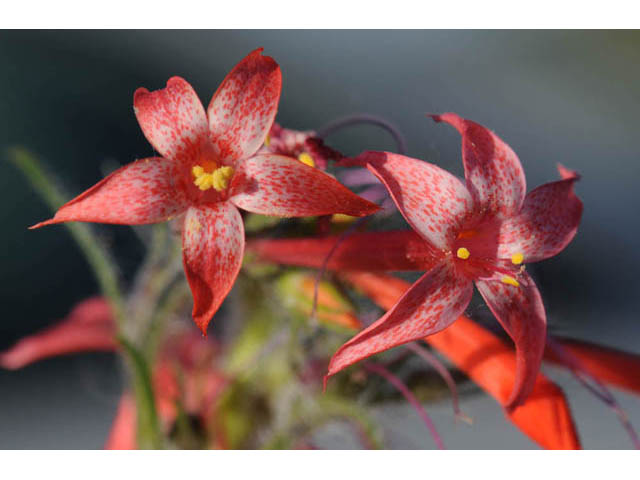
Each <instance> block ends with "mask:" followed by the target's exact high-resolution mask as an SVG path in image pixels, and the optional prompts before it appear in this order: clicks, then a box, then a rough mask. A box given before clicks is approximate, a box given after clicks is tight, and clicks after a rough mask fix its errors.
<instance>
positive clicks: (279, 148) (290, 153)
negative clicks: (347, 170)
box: [260, 122, 343, 170]
mask: <svg viewBox="0 0 640 480" xmlns="http://www.w3.org/2000/svg"><path fill="white" fill-rule="evenodd" d="M260 152H261V153H275V154H277V155H285V156H287V157H295V158H297V159H298V160H299V161H301V162H302V163H304V164H306V165H309V166H311V167H318V168H320V169H321V170H326V168H327V166H328V165H329V161H330V160H334V161H337V160H341V159H342V158H343V155H342V154H341V153H340V152H338V151H337V150H334V149H332V148H330V147H327V146H326V145H325V144H324V142H323V141H322V139H321V138H319V137H318V136H317V135H316V132H314V131H313V130H307V131H299V130H291V129H289V128H284V127H281V126H280V125H279V124H278V123H276V122H274V123H273V126H272V127H271V130H270V131H269V135H267V138H266V139H265V142H264V147H262V150H260Z"/></svg>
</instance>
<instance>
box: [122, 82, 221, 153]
mask: <svg viewBox="0 0 640 480" xmlns="http://www.w3.org/2000/svg"><path fill="white" fill-rule="evenodd" d="M133 110H134V112H135V114H136V117H137V118H138V123H139V124H140V128H142V131H143V132H144V135H145V137H147V140H149V143H150V144H151V145H152V146H153V148H155V149H156V150H157V151H158V153H159V154H160V155H161V156H163V157H166V158H169V159H171V160H181V159H184V158H193V157H194V156H195V155H197V153H198V152H199V151H200V146H201V144H202V142H203V141H204V140H207V139H208V138H209V130H208V128H207V116H206V114H205V112H204V107H203V106H202V102H200V99H199V98H198V95H197V94H196V92H195V91H194V90H193V87H192V86H191V85H189V83H188V82H187V81H186V80H184V79H183V78H180V77H172V78H170V79H169V80H168V81H167V86H166V87H165V88H163V89H160V90H156V91H153V92H149V90H147V89H146V88H139V89H137V90H136V91H135V93H134V94H133Z"/></svg>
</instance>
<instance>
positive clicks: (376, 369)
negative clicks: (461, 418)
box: [364, 363, 445, 450]
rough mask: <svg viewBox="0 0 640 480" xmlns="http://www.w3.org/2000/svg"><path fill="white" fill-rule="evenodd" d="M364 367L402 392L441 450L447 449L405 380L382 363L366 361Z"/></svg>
mask: <svg viewBox="0 0 640 480" xmlns="http://www.w3.org/2000/svg"><path fill="white" fill-rule="evenodd" d="M364 368H365V369H367V370H369V371H370V372H373V373H375V374H377V375H380V376H381V377H382V378H384V379H385V380H386V381H388V382H389V383H390V384H391V385H393V386H394V387H395V388H396V389H397V390H398V391H399V392H400V393H401V394H402V396H403V397H404V398H405V399H406V400H407V401H408V402H409V403H410V404H411V406H412V407H413V408H414V409H415V411H416V412H417V413H418V415H419V416H420V418H421V419H422V421H423V422H424V424H425V426H426V427H427V428H428V429H429V431H430V432H431V437H432V438H433V441H434V442H435V444H436V446H437V447H438V448H439V449H440V450H445V446H444V443H443V442H442V437H440V434H439V433H438V430H436V426H435V424H434V423H433V421H432V420H431V417H430V416H429V414H428V413H427V411H426V410H425V409H424V408H423V407H422V405H421V404H420V402H419V401H418V399H417V398H416V397H415V395H414V394H413V392H411V390H409V388H408V387H407V386H406V385H405V384H404V382H403V381H402V380H400V379H399V378H398V377H396V376H395V375H394V374H393V373H391V372H390V371H389V370H387V369H386V368H385V367H383V366H382V365H379V364H376V363H366V364H365V365H364Z"/></svg>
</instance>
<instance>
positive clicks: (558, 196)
mask: <svg viewBox="0 0 640 480" xmlns="http://www.w3.org/2000/svg"><path fill="white" fill-rule="evenodd" d="M562 168H563V169H564V167H562ZM563 171H564V175H565V176H564V180H559V181H557V182H551V183H546V184H544V185H541V186H539V187H538V188H536V189H535V190H532V191H531V192H529V194H528V195H527V196H526V197H525V199H524V204H523V205H522V210H521V211H520V213H519V214H518V215H516V216H514V217H511V218H509V219H507V220H506V221H505V222H503V223H502V225H501V226H500V240H499V242H500V245H499V247H498V256H499V257H501V258H510V257H511V255H513V254H514V253H522V254H523V255H524V261H525V262H526V263H530V262H537V261H540V260H544V259H545V258H549V257H553V256H554V255H557V254H558V253H560V252H561V251H562V250H564V248H565V247H566V246H567V245H568V244H569V243H570V242H571V240H573V237H574V236H575V235H576V232H577V231H578V225H579V224H580V219H581V217H582V201H581V200H580V199H579V198H578V196H577V195H576V194H575V193H574V191H573V186H574V184H575V182H576V181H578V179H579V178H580V177H579V176H578V175H577V174H573V175H571V172H569V171H567V170H566V169H564V170H561V175H562V174H563Z"/></svg>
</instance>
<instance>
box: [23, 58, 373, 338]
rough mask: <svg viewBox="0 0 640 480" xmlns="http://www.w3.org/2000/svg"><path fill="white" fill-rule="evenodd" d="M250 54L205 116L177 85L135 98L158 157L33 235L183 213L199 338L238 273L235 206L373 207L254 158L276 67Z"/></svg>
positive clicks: (289, 210) (275, 92)
mask: <svg viewBox="0 0 640 480" xmlns="http://www.w3.org/2000/svg"><path fill="white" fill-rule="evenodd" d="M260 52H261V49H258V50H255V51H253V52H252V53H250V54H249V55H248V56H247V57H246V58H245V59H244V60H242V61H241V62H240V63H239V64H238V65H236V67H235V68H234V69H233V70H232V71H231V72H230V73H229V74H228V75H227V77H226V78H225V79H224V81H223V82H222V84H221V85H220V87H219V88H218V90H217V91H216V93H215V94H214V95H213V98H212V100H211V103H210V104H209V108H208V111H207V112H205V110H204V108H203V106H202V104H201V103H200V100H199V99H198V97H197V95H196V93H195V92H194V90H193V88H192V87H191V85H189V84H188V83H187V82H186V81H185V80H183V79H182V78H179V77H173V78H171V79H170V80H169V81H168V82H167V86H166V88H164V89H162V90H157V91H155V92H149V91H148V90H147V89H144V88H140V89H138V90H137V91H136V92H135V94H134V98H133V103H134V110H135V114H136V117H137V118H138V122H139V123H140V126H141V128H142V131H143V132H144V134H145V136H146V137H147V139H148V140H149V142H150V143H151V145H152V146H153V147H154V149H155V150H156V151H157V152H158V153H159V154H160V155H162V157H153V158H147V159H143V160H138V161H136V162H134V163H132V164H129V165H126V166H124V167H122V168H120V169H119V170H117V171H116V172H114V173H113V174H111V175H109V176H108V177H107V178H105V179H104V180H102V181H101V182H99V183H98V184H96V185H94V186H93V187H92V188H90V189H89V190H87V191H86V192H84V193H82V194H81V195H79V196H78V197H76V198H74V199H73V200H71V201H70V202H68V203H67V204H65V205H64V206H62V207H61V208H60V210H58V212H57V213H56V215H55V216H54V218H53V219H51V220H48V221H46V222H42V223H39V224H37V225H35V226H34V227H32V228H37V227H41V226H44V225H50V224H54V223H61V222H68V221H83V222H99V223H113V224H128V225H138V224H147V223H157V222H163V221H166V220H169V219H171V218H173V217H174V216H176V215H180V214H183V213H184V214H185V216H184V220H183V222H184V224H183V229H182V241H183V252H184V254H183V260H184V269H185V273H186V275H187V280H188V281H189V285H190V287H191V291H192V293H193V297H194V307H193V318H194V320H195V322H196V324H197V325H198V327H199V328H200V329H201V330H202V331H203V332H206V328H207V325H208V324H209V321H210V320H211V318H212V316H213V315H214V314H215V312H216V311H217V310H218V308H219V307H220V304H221V303H222V301H223V300H224V298H225V297H226V296H227V294H228V293H229V291H230V290H231V287H232V286H233V283H234V281H235V278H236V276H237V275H238V272H239V270H240V265H241V263H242V256H243V251H244V227H243V223H242V218H241V216H240V212H239V211H238V207H239V208H242V209H244V210H248V211H251V212H255V213H260V214H265V215H276V216H311V215H327V214H333V213H344V214H348V215H353V216H363V215H368V214H370V213H373V212H374V211H376V210H377V209H378V207H377V206H376V205H374V204H372V203H370V202H368V201H366V200H364V199H362V198H360V197H358V196H357V195H355V194H354V193H352V192H351V191H350V190H348V189H347V188H345V187H344V186H342V185H340V184H339V183H338V182H337V181H336V180H334V179H333V178H331V177H330V176H328V175H326V174H325V173H323V172H322V171H320V170H318V169H316V168H310V167H309V166H307V165H304V164H303V163H301V162H299V161H296V160H294V159H292V158H288V157H284V156H280V155H274V154H257V155H256V152H257V151H258V150H259V149H260V147H261V146H262V145H263V143H264V140H265V138H266V136H267V133H268V132H269V129H270V128H271V125H272V123H273V119H274V118H275V115H276V110H277V106H278V100H279V98H280V88H281V73H280V67H279V66H278V64H277V63H276V62H275V61H274V60H273V59H272V58H271V57H266V56H262V55H261V53H260Z"/></svg>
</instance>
